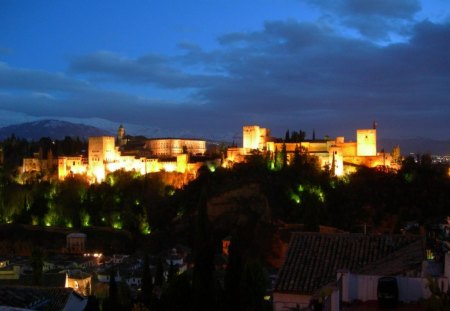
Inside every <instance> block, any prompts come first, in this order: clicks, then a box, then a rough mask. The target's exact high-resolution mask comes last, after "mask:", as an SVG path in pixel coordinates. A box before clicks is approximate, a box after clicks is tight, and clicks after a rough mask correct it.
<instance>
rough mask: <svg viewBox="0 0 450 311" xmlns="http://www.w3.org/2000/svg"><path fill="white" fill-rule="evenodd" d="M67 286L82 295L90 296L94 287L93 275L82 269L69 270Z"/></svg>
mask: <svg viewBox="0 0 450 311" xmlns="http://www.w3.org/2000/svg"><path fill="white" fill-rule="evenodd" d="M65 287H70V288H73V289H74V290H75V291H76V292H77V293H78V294H80V295H82V296H89V295H90V294H91V288H92V276H91V275H90V274H89V273H86V272H83V271H81V270H68V271H67V273H66V284H65Z"/></svg>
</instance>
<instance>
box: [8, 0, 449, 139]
mask: <svg viewBox="0 0 450 311" xmlns="http://www.w3.org/2000/svg"><path fill="white" fill-rule="evenodd" d="M49 118H51V119H63V120H69V121H75V122H81V123H86V124H90V125H97V126H102V127H105V128H107V129H110V130H112V129H116V128H117V127H118V125H119V124H120V123H123V124H124V125H125V127H126V129H127V130H128V132H130V133H131V134H143V135H147V136H193V137H202V138H215V139H232V138H233V137H234V136H235V135H240V134H241V129H242V125H245V124H259V125H261V126H264V127H268V128H270V129H272V133H273V134H274V135H275V136H284V132H285V131H286V129H291V131H292V130H300V129H301V130H304V131H306V133H307V137H308V136H311V133H312V130H313V129H315V131H316V136H324V135H329V136H331V137H334V136H338V135H339V136H341V135H344V136H346V137H347V138H348V139H354V136H355V129H356V128H370V127H371V126H372V122H373V121H374V120H376V121H377V122H378V125H379V127H378V129H379V131H378V134H379V136H381V137H386V138H387V137H389V138H407V137H430V138H436V139H449V138H450V2H449V1H448V0H422V1H415V0H376V1H374V0H303V1H302V0H297V1H295V0H271V1H269V0H257V1H255V0H252V1H240V0H192V1H186V0H176V1H175V0H174V1H170V0H165V1H162V0H154V1H152V0H147V1H144V0H131V1H111V0H109V1H98V0H95V1H93V0H77V1H50V0H49V1H29V0H23V1H22V0H1V1H0V126H5V125H9V124H12V123H19V122H24V121H31V120H36V119H49Z"/></svg>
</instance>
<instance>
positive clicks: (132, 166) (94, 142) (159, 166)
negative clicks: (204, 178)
mask: <svg viewBox="0 0 450 311" xmlns="http://www.w3.org/2000/svg"><path fill="white" fill-rule="evenodd" d="M205 153H206V141H205V140H200V139H184V138H158V139H145V140H143V141H140V143H139V144H130V143H129V141H128V139H127V138H126V136H125V129H124V128H123V126H122V125H121V126H120V127H119V130H118V134H117V137H113V136H98V137H90V138H89V140H88V154H87V156H86V155H75V156H59V157H58V158H57V159H56V160H54V159H42V158H41V157H39V156H37V155H35V156H34V157H32V158H24V159H23V166H22V172H23V173H25V172H44V171H48V170H49V168H51V167H56V168H57V172H58V173H57V176H58V179H59V180H64V179H65V178H66V177H67V176H70V175H73V174H79V175H85V176H87V177H88V179H89V180H90V181H91V182H101V181H103V180H104V179H105V176H106V175H107V174H108V173H110V172H114V171H117V170H125V171H135V172H138V173H140V174H147V173H154V172H160V171H165V172H178V173H182V174H188V175H190V177H191V178H195V177H196V174H197V170H198V169H199V168H200V167H201V166H202V165H205V164H207V165H209V166H211V165H213V166H219V165H222V166H225V167H231V166H232V165H234V164H235V163H240V162H244V161H246V159H247V158H248V157H249V156H251V155H254V154H255V153H259V154H263V155H265V156H267V157H268V158H275V157H276V156H277V154H280V153H284V156H285V158H286V161H287V164H289V163H290V162H291V161H292V159H293V157H294V155H295V154H296V153H299V154H306V155H308V156H315V157H316V158H317V159H318V163H319V165H320V166H321V167H322V168H324V169H325V168H327V169H329V170H330V171H331V172H332V173H333V174H334V175H336V176H341V175H343V174H346V173H349V172H351V171H353V170H354V169H355V167H357V166H367V167H378V166H382V167H392V166H394V168H395V164H394V163H393V161H392V157H391V155H390V154H386V153H384V152H382V153H378V152H377V133H376V128H375V126H374V128H372V129H358V130H357V131H356V142H351V141H350V142H345V140H344V137H336V139H328V138H327V139H318V140H316V139H315V137H313V139H310V140H306V139H304V138H302V139H300V140H299V139H296V140H295V141H291V140H282V139H277V138H273V137H271V136H270V130H269V129H267V128H262V127H260V126H258V125H249V126H244V127H243V142H242V148H239V147H229V148H228V150H227V157H226V158H225V159H222V158H221V157H220V155H219V156H217V157H216V158H215V159H214V158H213V159H212V158H211V157H206V156H205Z"/></svg>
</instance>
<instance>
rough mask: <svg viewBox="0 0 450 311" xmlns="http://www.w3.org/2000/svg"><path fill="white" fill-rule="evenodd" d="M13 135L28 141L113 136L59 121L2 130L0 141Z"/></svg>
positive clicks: (27, 124) (22, 124) (94, 128)
mask: <svg viewBox="0 0 450 311" xmlns="http://www.w3.org/2000/svg"><path fill="white" fill-rule="evenodd" d="M13 134H14V135H15V136H16V137H19V138H25V139H27V140H39V139H40V138H42V137H50V138H52V139H64V137H66V136H70V137H79V138H88V137H89V136H102V135H111V133H110V132H108V131H105V130H102V129H99V128H96V127H93V126H89V125H84V124H76V123H71V122H67V121H59V120H41V121H34V122H27V123H21V124H15V125H10V126H6V127H3V128H0V140H4V139H5V138H8V137H10V136H11V135H13Z"/></svg>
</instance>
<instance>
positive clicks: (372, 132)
mask: <svg viewBox="0 0 450 311" xmlns="http://www.w3.org/2000/svg"><path fill="white" fill-rule="evenodd" d="M242 137H243V142H242V148H229V149H228V151H227V162H226V163H225V165H227V166H230V165H233V163H239V162H243V161H245V158H246V157H248V156H250V155H252V154H255V152H256V153H263V154H275V153H277V152H281V151H282V150H285V152H286V156H287V160H288V162H290V161H291V160H292V158H293V156H294V154H295V152H296V150H297V151H299V152H303V153H306V154H307V155H311V156H316V157H317V159H318V160H319V164H320V166H321V167H322V168H328V169H331V170H333V172H334V174H335V175H336V176H342V175H344V174H346V173H350V172H352V171H354V170H355V167H356V166H367V167H378V166H382V167H392V166H395V165H392V157H391V155H390V154H387V153H384V152H377V130H376V128H372V129H358V130H356V142H352V141H349V142H346V141H345V139H344V137H343V136H339V137H336V138H335V139H319V140H316V139H313V140H304V141H300V142H286V141H282V140H280V139H276V138H273V137H271V136H270V130H269V129H267V128H262V127H260V126H258V125H250V126H248V125H246V126H244V127H243V129H242Z"/></svg>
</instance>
